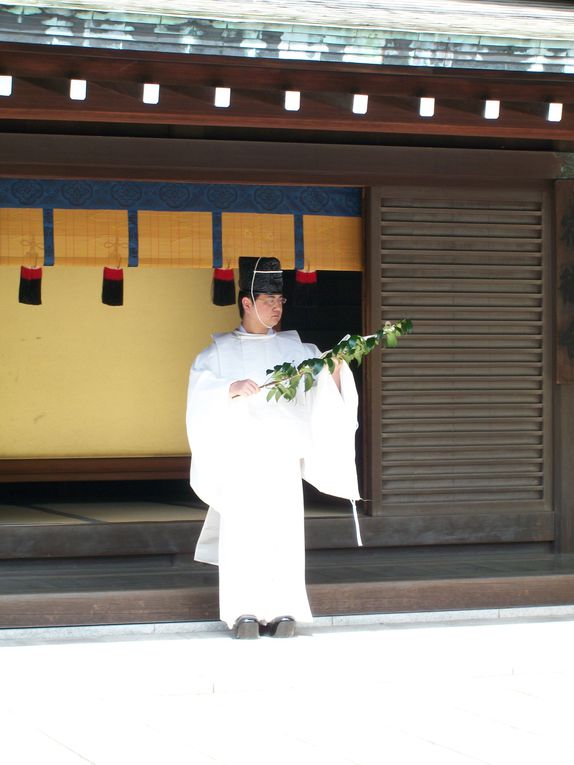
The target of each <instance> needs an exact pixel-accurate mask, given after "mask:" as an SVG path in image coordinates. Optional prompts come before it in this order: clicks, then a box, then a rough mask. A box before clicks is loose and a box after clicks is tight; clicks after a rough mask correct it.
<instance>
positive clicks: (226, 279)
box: [211, 268, 235, 306]
mask: <svg viewBox="0 0 574 765" xmlns="http://www.w3.org/2000/svg"><path fill="white" fill-rule="evenodd" d="M211 299H212V302H213V304H214V305H220V306H223V305H234V304H235V281H234V276H233V269H232V268H214V269H213V282H212V290H211Z"/></svg>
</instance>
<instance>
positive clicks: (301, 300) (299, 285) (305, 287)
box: [293, 271, 317, 306]
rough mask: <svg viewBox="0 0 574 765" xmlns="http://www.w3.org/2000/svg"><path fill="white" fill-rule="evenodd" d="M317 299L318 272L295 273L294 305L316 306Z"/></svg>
mask: <svg viewBox="0 0 574 765" xmlns="http://www.w3.org/2000/svg"><path fill="white" fill-rule="evenodd" d="M316 299H317V272H316V271H295V288H294V290H293V303H294V304H295V305H307V306H310V305H314V304H315V302H316Z"/></svg>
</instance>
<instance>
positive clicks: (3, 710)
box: [0, 607, 574, 765]
mask: <svg viewBox="0 0 574 765" xmlns="http://www.w3.org/2000/svg"><path fill="white" fill-rule="evenodd" d="M573 645H574V608H572V607H558V608H549V609H548V608H547V609H508V610H505V611H500V612H499V611H483V612H456V613H455V612H453V613H442V614H427V615H420V614H418V615H415V614H406V615H405V614H403V615H387V616H385V615H377V616H373V617H350V618H346V619H329V618H327V619H318V620H317V622H316V624H315V625H314V626H313V628H309V629H307V630H305V632H304V634H301V635H299V636H297V637H296V638H293V639H290V640H273V639H271V638H262V639H260V640H257V641H237V640H232V639H230V638H229V636H228V633H227V632H226V631H223V630H222V629H221V627H220V625H219V624H217V623H195V624H165V625H139V626H138V625H133V626H117V627H99V628H98V627H96V628H94V627H90V628H69V629H52V630H48V629H42V630H0V689H1V690H0V762H1V763H2V765H85V763H94V764H95V765H147V764H148V763H150V764H151V763H154V765H157V763H161V764H162V765H163V764H165V765H180V764H181V765H187V764H188V763H189V765H208V764H209V765H214V764H215V763H218V764H219V765H232V764H233V765H236V764H242V763H250V764H251V765H263V763H265V765H287V763H289V765H294V764H295V763H296V764H297V765H375V764H377V765H378V764H379V763H386V764H387V765H402V764H403V763H405V765H406V764H407V763H408V765H413V763H417V765H418V764H419V763H420V764H421V765H435V764H436V765H471V764H472V763H489V764H492V765H510V764H511V763H520V765H530V764H531V763H532V764H534V763H537V765H538V764H539V763H541V762H545V761H548V762H556V763H559V762H570V761H571V758H572V753H571V741H572V737H571V728H570V726H571V725H572V722H571V720H572V713H571V712H572V703H571V698H572V685H573V681H574V652H573V651H572V646H573Z"/></svg>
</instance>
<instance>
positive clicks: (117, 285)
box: [102, 266, 124, 305]
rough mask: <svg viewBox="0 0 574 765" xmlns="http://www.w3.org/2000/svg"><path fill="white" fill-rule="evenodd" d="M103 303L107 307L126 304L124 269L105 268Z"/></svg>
mask: <svg viewBox="0 0 574 765" xmlns="http://www.w3.org/2000/svg"><path fill="white" fill-rule="evenodd" d="M102 303H105V304H106V305H123V304H124V269H123V268H112V267H111V266H104V281H103V284H102Z"/></svg>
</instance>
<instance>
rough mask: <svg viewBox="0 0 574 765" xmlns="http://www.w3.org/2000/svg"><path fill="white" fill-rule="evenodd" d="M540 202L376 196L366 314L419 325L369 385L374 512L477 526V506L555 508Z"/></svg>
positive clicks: (477, 195)
mask: <svg viewBox="0 0 574 765" xmlns="http://www.w3.org/2000/svg"><path fill="white" fill-rule="evenodd" d="M543 200H544V195H543V194H542V192H540V191H531V190H530V191H518V190H514V191H508V192H506V193H505V192H501V191H496V192H494V193H493V192H491V191H488V192H484V191H472V190H460V189H457V190H450V191H446V192H445V191H444V190H442V191H440V190H438V189H437V190H430V189H425V190H417V189H401V190H397V189H384V188H383V189H377V190H376V191H375V192H374V199H373V206H372V208H371V210H372V216H373V219H374V220H373V222H372V226H371V229H372V231H375V230H376V228H377V227H378V230H379V233H380V250H379V252H380V260H379V262H377V263H376V264H373V270H372V272H371V273H372V277H373V278H374V279H376V280H377V281H378V285H379V290H378V293H377V294H376V296H375V298H374V299H373V301H372V302H373V303H374V304H375V306H374V309H373V313H372V317H373V318H372V320H373V322H374V323H377V321H376V318H377V314H378V318H380V319H382V320H386V319H399V318H404V317H409V318H412V319H413V321H414V327H415V332H414V334H413V335H412V336H410V337H408V338H404V339H401V342H400V344H399V347H398V348H397V349H393V350H389V351H385V352H383V354H382V366H381V373H380V380H378V381H377V384H376V385H375V389H376V394H377V396H378V395H380V401H379V405H380V410H379V411H380V430H379V423H377V424H376V426H375V430H376V439H377V440H378V439H379V438H380V442H379V443H380V455H379V457H378V459H380V468H379V469H378V470H375V471H374V476H375V481H376V483H378V482H379V481H380V484H379V488H380V502H379V501H377V500H378V498H377V496H376V494H377V485H374V486H373V490H374V492H373V493H374V495H375V496H374V499H375V502H374V511H375V513H378V514H382V515H389V516H403V522H404V516H407V515H411V516H417V517H419V518H420V517H424V518H426V519H427V520H428V518H431V517H435V518H438V517H443V518H444V516H447V515H456V516H459V520H460V519H461V518H462V519H464V518H468V519H469V520H470V519H471V518H472V519H473V521H472V523H470V525H469V529H470V527H471V526H472V528H473V529H475V530H476V529H477V524H476V518H477V517H478V516H480V515H481V514H483V515H484V516H485V518H486V517H487V516H488V515H489V514H492V513H504V512H507V513H508V512H514V513H517V512H518V513H519V514H520V518H522V520H524V515H523V514H524V513H531V514H532V513H534V514H536V512H546V513H548V512H549V511H550V510H551V505H550V494H551V492H550V484H551V481H550V480H549V478H548V466H549V457H550V455H549V442H550V439H549V425H550V398H551V396H550V395H548V385H549V382H550V377H549V371H550V366H549V357H550V352H549V349H548V348H547V345H546V344H545V332H546V324H547V321H546V312H547V305H546V304H547V302H548V301H547V300H546V299H545V292H546V277H545V272H546V263H545V260H546V258H545V256H544V251H545V248H544V246H543V245H544V236H543V232H544V230H545V214H546V211H545V209H544V204H543ZM379 269H380V271H379ZM375 289H376V288H373V293H372V294H375ZM377 303H378V305H377ZM379 312H380V313H379ZM377 396H376V397H377ZM373 405H374V406H376V402H374V404H373ZM373 411H376V410H375V409H373ZM372 443H376V442H372ZM374 459H376V456H375V457H374ZM517 517H518V516H517ZM527 520H528V519H527ZM532 520H533V517H532V516H531V517H530V521H532ZM517 523H518V525H519V526H520V525H521V523H522V521H517ZM415 525H416V524H415ZM522 525H524V524H522ZM543 525H544V526H545V528H546V532H545V533H546V534H548V528H550V527H551V524H548V523H547V524H543ZM427 526H428V524H427ZM479 526H480V524H479ZM534 527H536V529H538V532H537V533H539V530H540V525H539V524H537V523H534V524H532V523H528V522H527V523H526V524H525V525H524V529H525V530H524V533H523V537H524V539H529V538H531V536H532V534H533V532H532V529H533V528H534ZM412 533H413V535H414V536H413V540H412V541H413V542H416V541H417V540H416V538H415V537H416V536H417V534H416V530H415V526H413V531H412ZM474 533H475V532H472V533H470V532H469V540H468V541H472V536H473V534H474ZM407 536H408V535H407ZM439 537H440V535H439ZM478 537H479V538H480V533H479V534H478ZM520 538H521V532H520V531H519V530H518V532H517V534H515V535H514V537H513V539H514V540H516V539H520ZM406 541H407V542H408V539H407V540H406Z"/></svg>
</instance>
